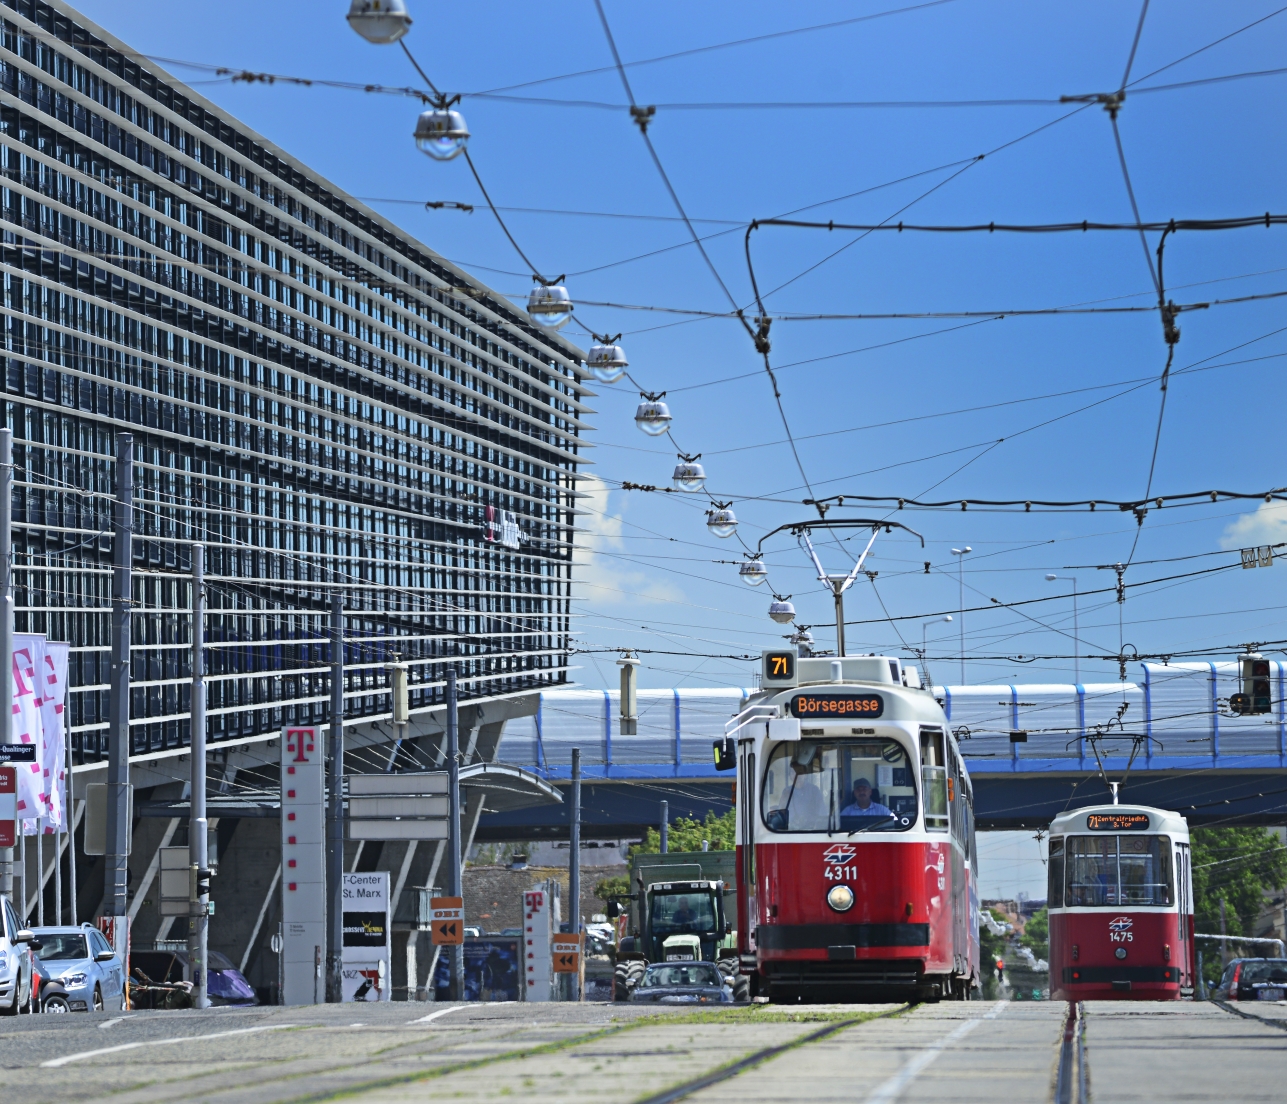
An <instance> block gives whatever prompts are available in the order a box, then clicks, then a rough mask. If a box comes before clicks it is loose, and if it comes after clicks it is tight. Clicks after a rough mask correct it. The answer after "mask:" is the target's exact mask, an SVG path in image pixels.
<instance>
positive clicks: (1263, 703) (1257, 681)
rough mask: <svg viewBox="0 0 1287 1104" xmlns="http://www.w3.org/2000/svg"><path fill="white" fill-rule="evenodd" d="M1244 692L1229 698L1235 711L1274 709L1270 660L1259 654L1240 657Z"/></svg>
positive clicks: (1260, 711)
mask: <svg viewBox="0 0 1287 1104" xmlns="http://www.w3.org/2000/svg"><path fill="white" fill-rule="evenodd" d="M1238 665H1239V667H1240V669H1241V670H1240V673H1241V676H1242V677H1241V683H1242V692H1241V693H1240V694H1234V695H1233V697H1231V698H1230V699H1229V705H1230V707H1231V708H1232V709H1233V711H1234V712H1235V713H1252V714H1254V713H1270V712H1272V711H1273V690H1272V687H1273V684H1272V682H1271V679H1270V666H1269V660H1267V659H1262V658H1261V657H1260V656H1258V655H1243V656H1239V657H1238Z"/></svg>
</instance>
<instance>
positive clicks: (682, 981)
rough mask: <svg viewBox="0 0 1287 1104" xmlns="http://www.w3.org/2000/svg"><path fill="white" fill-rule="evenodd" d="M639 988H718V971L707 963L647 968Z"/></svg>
mask: <svg viewBox="0 0 1287 1104" xmlns="http://www.w3.org/2000/svg"><path fill="white" fill-rule="evenodd" d="M639 984H640V986H642V987H644V988H652V987H654V986H660V985H705V986H711V987H716V988H717V987H718V986H719V984H720V977H719V970H717V969H716V968H715V967H714V966H712V965H710V963H708V962H694V963H691V964H689V965H687V966H679V965H675V964H673V963H672V964H669V965H665V966H662V965H660V964H659V965H656V966H649V967H648V970H647V972H646V973H645V974H644V977H643V981H641V982H640V983H639Z"/></svg>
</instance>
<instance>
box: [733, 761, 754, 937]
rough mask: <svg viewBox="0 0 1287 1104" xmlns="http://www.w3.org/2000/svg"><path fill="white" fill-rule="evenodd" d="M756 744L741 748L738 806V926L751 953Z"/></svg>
mask: <svg viewBox="0 0 1287 1104" xmlns="http://www.w3.org/2000/svg"><path fill="white" fill-rule="evenodd" d="M754 746H755V745H754V744H752V743H751V742H750V741H749V740H748V741H747V742H746V743H743V744H742V745H741V755H740V756H739V757H738V759H739V762H738V777H737V798H736V801H735V802H734V804H735V805H736V807H737V809H738V812H739V815H740V816H741V836H742V867H741V870H739V871H738V873H739V875H740V880H741V883H742V884H741V885H740V886H739V887H738V888H739V890H740V892H739V893H738V912H739V913H740V915H739V916H738V918H737V919H738V924H739V926H740V930H741V931H742V932H744V933H745V935H744V936H742V937H741V938H740V940H739V942H740V943H741V945H742V947H744V948H745V949H746V951H747V952H748V953H750V952H753V951H754V950H755V926H756V923H757V922H758V917H759V911H758V907H757V898H758V896H759V895H758V893H757V892H756V888H757V887H756V884H755V752H754V751H752V750H751V748H753V747H754Z"/></svg>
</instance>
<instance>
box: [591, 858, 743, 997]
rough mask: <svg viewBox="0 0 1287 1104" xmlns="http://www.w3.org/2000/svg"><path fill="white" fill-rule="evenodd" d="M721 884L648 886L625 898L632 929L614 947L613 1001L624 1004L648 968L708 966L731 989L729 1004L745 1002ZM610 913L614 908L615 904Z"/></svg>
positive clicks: (720, 882)
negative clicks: (633, 910)
mask: <svg viewBox="0 0 1287 1104" xmlns="http://www.w3.org/2000/svg"><path fill="white" fill-rule="evenodd" d="M724 896H725V889H724V883H723V882H722V881H707V880H704V879H703V880H701V881H685V882H654V883H652V884H651V885H649V886H647V887H646V888H644V887H643V886H642V882H641V888H640V891H639V892H638V893H636V894H631V895H630V900H631V902H633V903H635V904H636V905H637V909H638V911H637V915H636V917H635V918H634V919H635V920H636V923H634V924H632V930H631V933H630V934H629V935H625V936H622V938H621V940H620V943H619V944H618V947H617V962H616V968H615V972H614V976H613V986H612V997H613V1000H629V999H630V994H631V993H632V992H633V991H634V988H635V986H637V985H638V984H639V981H640V979H641V978H642V977H643V975H644V971H645V970H646V969H647V968H648V964H649V963H651V962H685V961H687V962H714V963H716V964H717V965H718V966H719V969H720V972H721V973H722V974H723V975H724V976H725V977H726V978H728V979H729V981H730V983H731V984H732V986H733V996H734V999H736V1000H739V1001H745V1000H749V999H750V989H749V983H748V979H747V978H746V977H745V976H744V975H742V974H741V973H739V971H738V958H737V936H736V934H735V933H734V932H733V930H732V924H731V923H729V922H728V921H727V920H726V919H725V913H724ZM613 904H614V905H617V908H616V910H615V911H616V912H617V914H618V915H619V913H620V906H619V904H618V903H617V902H613Z"/></svg>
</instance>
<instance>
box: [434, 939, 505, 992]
mask: <svg viewBox="0 0 1287 1104" xmlns="http://www.w3.org/2000/svg"><path fill="white" fill-rule="evenodd" d="M519 942H520V941H519V938H518V936H509V935H487V936H483V937H482V938H481V939H466V940H465V943H464V955H465V1000H476V1001H514V1000H522V997H521V995H520V994H519V988H520V987H519V983H518V979H519V975H520V972H521V971H520V970H519V963H520V961H521V958H520V951H519ZM450 981H451V962H450V959H449V957H448V956H447V955H445V954H443V955H439V956H438V966H437V969H435V970H434V975H433V988H434V999H435V1000H440V1001H445V1000H450V999H451V997H450V995H449V984H450Z"/></svg>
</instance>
